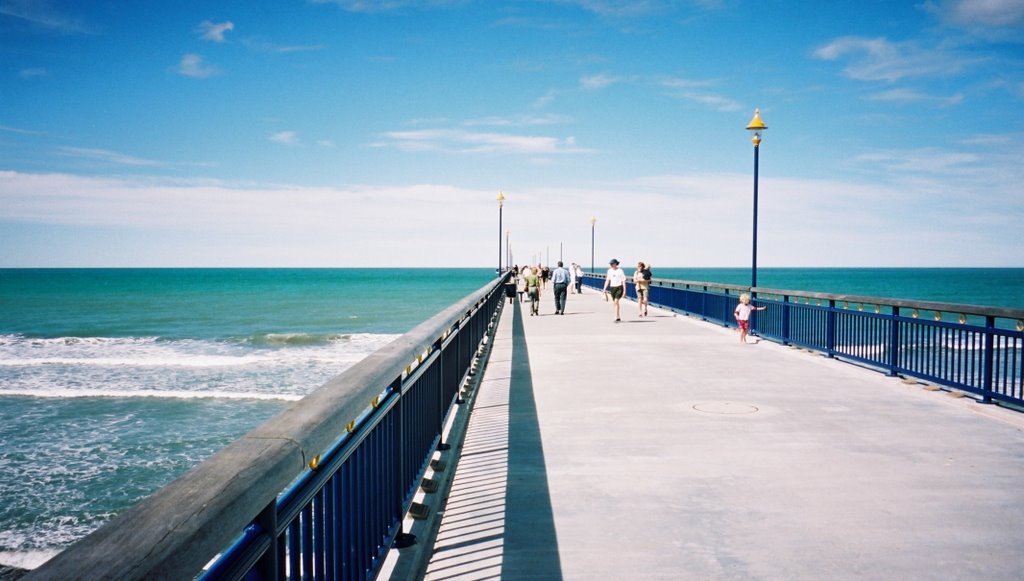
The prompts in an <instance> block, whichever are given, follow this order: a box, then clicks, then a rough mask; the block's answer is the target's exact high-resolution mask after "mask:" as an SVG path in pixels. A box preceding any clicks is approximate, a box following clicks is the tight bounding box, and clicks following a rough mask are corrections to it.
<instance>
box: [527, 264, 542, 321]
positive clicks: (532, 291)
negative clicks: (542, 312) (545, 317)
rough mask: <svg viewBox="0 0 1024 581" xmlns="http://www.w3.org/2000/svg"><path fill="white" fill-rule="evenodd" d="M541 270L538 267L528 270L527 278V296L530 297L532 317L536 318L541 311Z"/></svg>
mask: <svg viewBox="0 0 1024 581" xmlns="http://www.w3.org/2000/svg"><path fill="white" fill-rule="evenodd" d="M538 271H539V269H537V268H536V267H534V268H532V269H527V271H526V276H524V277H523V278H525V279H526V294H527V295H528V296H529V297H530V316H531V317H532V316H534V315H536V314H537V313H538V310H539V309H540V277H539V276H537V272H538Z"/></svg>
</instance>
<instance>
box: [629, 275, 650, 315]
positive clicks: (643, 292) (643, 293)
mask: <svg viewBox="0 0 1024 581" xmlns="http://www.w3.org/2000/svg"><path fill="white" fill-rule="evenodd" d="M633 284H635V285H636V304H637V307H639V309H640V314H639V316H641V317H646V316H647V303H648V301H647V299H648V297H649V296H650V289H651V269H650V267H648V266H646V265H645V264H644V263H642V262H638V263H637V264H636V271H635V272H634V273H633Z"/></svg>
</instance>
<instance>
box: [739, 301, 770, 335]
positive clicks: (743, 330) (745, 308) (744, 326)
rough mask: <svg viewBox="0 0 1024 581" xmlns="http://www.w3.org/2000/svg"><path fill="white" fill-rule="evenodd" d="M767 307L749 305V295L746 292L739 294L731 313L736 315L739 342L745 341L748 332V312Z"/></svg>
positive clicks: (762, 309) (763, 309)
mask: <svg viewBox="0 0 1024 581" xmlns="http://www.w3.org/2000/svg"><path fill="white" fill-rule="evenodd" d="M767 309H768V307H754V306H751V304H750V295H748V294H747V293H743V294H741V295H740V303H739V304H738V305H736V310H735V311H733V313H732V314H733V316H734V317H736V323H737V324H738V325H739V326H740V343H746V342H747V334H748V333H749V332H750V313H752V312H754V311H765V310H767Z"/></svg>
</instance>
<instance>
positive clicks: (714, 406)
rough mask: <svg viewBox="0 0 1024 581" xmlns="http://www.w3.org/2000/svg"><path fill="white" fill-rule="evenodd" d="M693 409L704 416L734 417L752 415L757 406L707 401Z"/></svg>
mask: <svg viewBox="0 0 1024 581" xmlns="http://www.w3.org/2000/svg"><path fill="white" fill-rule="evenodd" d="M693 409H695V410H697V411H699V412H704V413H706V414H721V415H736V414H752V413H754V412H756V411H757V406H753V405H750V404H749V403H736V402H732V401H708V402H704V403H698V404H695V405H694V406H693Z"/></svg>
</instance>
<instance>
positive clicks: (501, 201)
mask: <svg viewBox="0 0 1024 581" xmlns="http://www.w3.org/2000/svg"><path fill="white" fill-rule="evenodd" d="M504 207H505V194H503V193H501V192H498V274H501V211H502V209H503V208H504Z"/></svg>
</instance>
